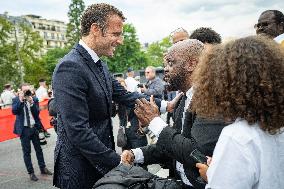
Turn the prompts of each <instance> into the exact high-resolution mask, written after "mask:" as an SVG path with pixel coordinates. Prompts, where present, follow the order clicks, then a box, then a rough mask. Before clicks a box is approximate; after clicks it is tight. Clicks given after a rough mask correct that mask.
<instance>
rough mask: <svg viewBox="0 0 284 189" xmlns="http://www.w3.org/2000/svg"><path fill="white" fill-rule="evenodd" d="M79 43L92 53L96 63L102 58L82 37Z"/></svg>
mask: <svg viewBox="0 0 284 189" xmlns="http://www.w3.org/2000/svg"><path fill="white" fill-rule="evenodd" d="M79 44H80V45H82V47H84V49H86V51H87V52H88V53H89V54H90V55H91V57H92V59H93V61H94V62H95V63H96V62H97V61H98V60H99V59H100V58H99V57H98V55H97V53H95V51H94V50H92V49H91V48H90V47H88V46H87V45H86V43H85V42H84V41H83V40H81V39H80V41H79Z"/></svg>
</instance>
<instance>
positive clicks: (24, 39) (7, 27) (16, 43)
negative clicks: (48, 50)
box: [0, 17, 47, 86]
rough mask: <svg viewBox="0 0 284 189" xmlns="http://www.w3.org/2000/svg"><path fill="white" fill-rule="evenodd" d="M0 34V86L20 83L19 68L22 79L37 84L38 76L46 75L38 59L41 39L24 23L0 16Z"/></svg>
mask: <svg viewBox="0 0 284 189" xmlns="http://www.w3.org/2000/svg"><path fill="white" fill-rule="evenodd" d="M0 34H1V37H0V40H1V44H0V70H1V71H0V73H1V79H0V84H1V86H3V84H4V83H7V82H10V83H14V84H15V85H18V84H20V82H21V70H22V72H23V75H24V81H25V82H29V83H31V84H37V82H38V79H39V78H40V77H47V72H46V71H45V70H44V67H43V62H42V61H40V55H41V49H42V47H43V40H42V38H41V37H40V35H39V34H38V33H37V32H34V31H32V28H31V27H30V26H29V25H26V24H25V23H21V22H16V23H12V22H10V21H9V20H8V19H6V18H3V17H1V18H0ZM16 39H17V40H16ZM17 47H18V48H17ZM17 55H19V56H17ZM21 68H23V69H21Z"/></svg>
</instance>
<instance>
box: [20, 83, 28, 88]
mask: <svg viewBox="0 0 284 189" xmlns="http://www.w3.org/2000/svg"><path fill="white" fill-rule="evenodd" d="M25 86H30V84H29V83H22V84H21V85H20V89H22V88H23V87H25Z"/></svg>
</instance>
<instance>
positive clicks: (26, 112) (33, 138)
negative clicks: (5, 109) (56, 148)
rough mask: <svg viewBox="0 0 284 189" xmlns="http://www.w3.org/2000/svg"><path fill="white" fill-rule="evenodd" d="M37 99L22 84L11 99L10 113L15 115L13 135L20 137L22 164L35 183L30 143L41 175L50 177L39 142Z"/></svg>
mask: <svg viewBox="0 0 284 189" xmlns="http://www.w3.org/2000/svg"><path fill="white" fill-rule="evenodd" d="M38 107H39V105H38V99H37V98H36V97H32V93H31V88H30V85H29V84H22V86H21V91H20V92H19V96H18V97H15V98H14V99H13V104H12V112H13V114H14V115H16V121H15V124H14V133H15V134H17V135H18V136H20V140H21V145H22V150H23V156H24V162H25V165H26V168H27V171H28V174H29V175H30V179H31V180H33V181H37V180H38V178H37V177H36V176H35V174H34V168H33V165H32V160H31V142H32V143H33V145H34V149H35V152H36V156H37V159H38V164H39V167H40V171H41V174H45V175H52V173H51V172H50V171H49V170H48V169H47V168H46V165H45V162H44V157H43V153H42V149H41V146H40V140H39V135H38V134H39V130H41V129H42V126H41V122H40V118H39V108H38Z"/></svg>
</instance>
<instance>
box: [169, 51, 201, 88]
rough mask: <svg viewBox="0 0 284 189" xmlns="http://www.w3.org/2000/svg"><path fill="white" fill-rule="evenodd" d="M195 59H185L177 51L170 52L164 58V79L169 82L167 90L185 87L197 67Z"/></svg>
mask: <svg viewBox="0 0 284 189" xmlns="http://www.w3.org/2000/svg"><path fill="white" fill-rule="evenodd" d="M195 63H196V62H195V61H190V60H183V57H181V56H178V55H177V54H176V53H175V52H169V53H167V54H166V56H165V58H164V80H165V81H166V82H167V84H168V86H167V90H169V91H177V90H182V89H184V86H186V85H187V82H188V81H189V79H188V78H189V77H190V76H191V74H192V72H193V70H194V68H195V67H196V64H195Z"/></svg>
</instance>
